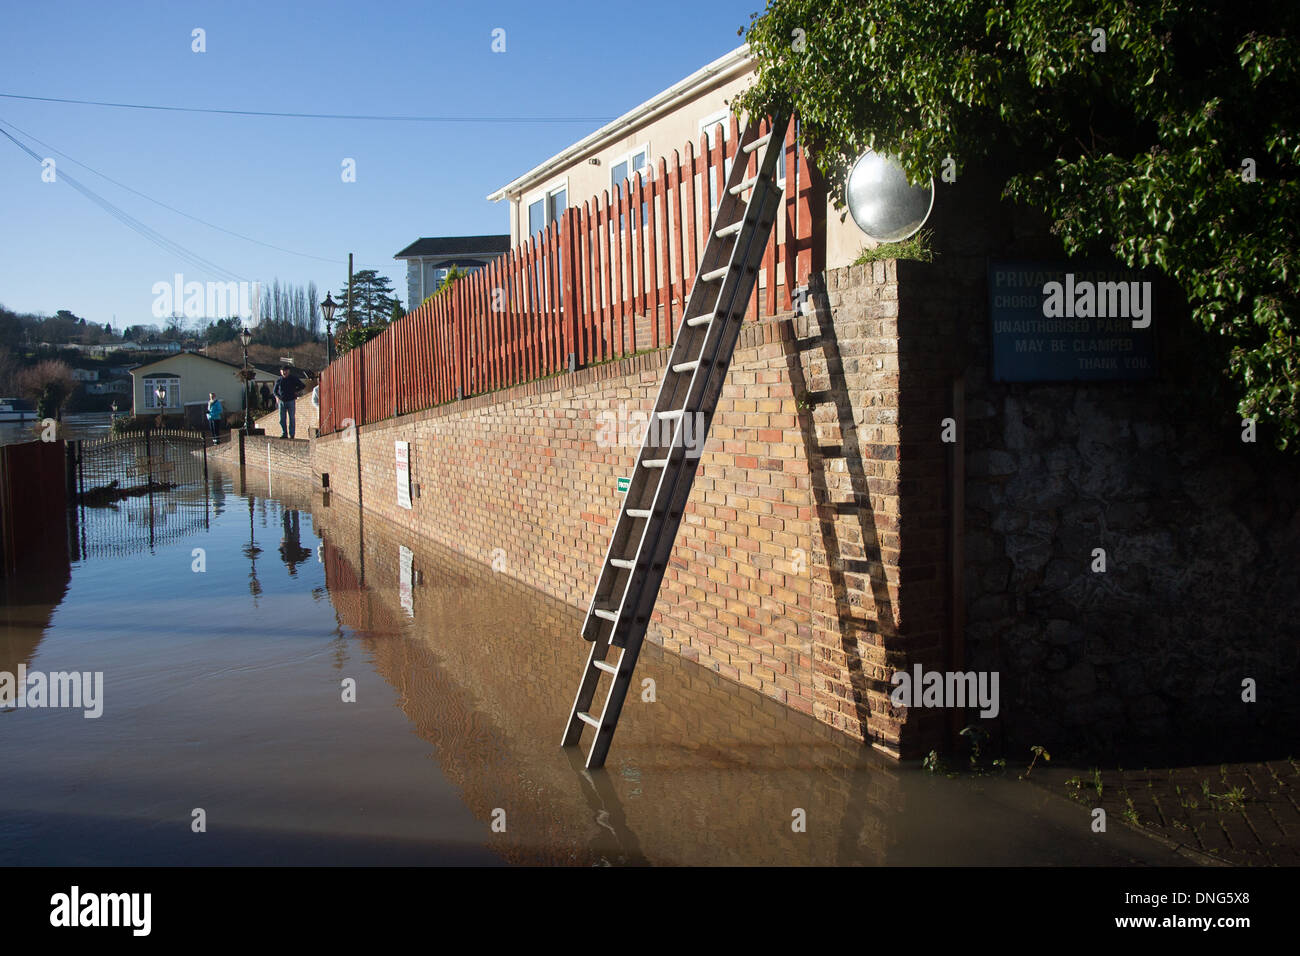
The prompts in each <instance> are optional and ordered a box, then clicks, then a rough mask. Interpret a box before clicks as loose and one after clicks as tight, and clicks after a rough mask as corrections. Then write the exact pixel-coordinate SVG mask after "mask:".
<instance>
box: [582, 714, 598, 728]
mask: <svg viewBox="0 0 1300 956" xmlns="http://www.w3.org/2000/svg"><path fill="white" fill-rule="evenodd" d="M578 719H579V720H580V721H582V722H583V723H584V724H591V726H593V727H595V728H596V729H597V730H599V729H600V721H599V720H597V719H596V718H595V717H593V716H591V714H589V713H587V712H586V711H585V710H580V711H578Z"/></svg>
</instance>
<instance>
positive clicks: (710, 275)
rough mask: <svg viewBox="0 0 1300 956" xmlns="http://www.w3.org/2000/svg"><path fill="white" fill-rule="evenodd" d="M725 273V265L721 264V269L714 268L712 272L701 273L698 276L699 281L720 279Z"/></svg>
mask: <svg viewBox="0 0 1300 956" xmlns="http://www.w3.org/2000/svg"><path fill="white" fill-rule="evenodd" d="M726 274H727V267H726V266H723V267H722V268H721V269H714V270H713V271H712V272H706V273H704V274H703V275H701V276H700V281H701V282H714V281H716V280H717V279H721V278H722V277H723V276H725V275H726Z"/></svg>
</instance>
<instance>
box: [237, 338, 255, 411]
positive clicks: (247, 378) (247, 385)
mask: <svg viewBox="0 0 1300 956" xmlns="http://www.w3.org/2000/svg"><path fill="white" fill-rule="evenodd" d="M251 341H253V333H252V332H250V331H248V329H246V328H245V329H240V330H239V344H240V345H242V346H243V347H244V434H246V435H251V434H252V433H253V402H252V395H253V377H252V376H251V375H249V374H248V343H249V342H251Z"/></svg>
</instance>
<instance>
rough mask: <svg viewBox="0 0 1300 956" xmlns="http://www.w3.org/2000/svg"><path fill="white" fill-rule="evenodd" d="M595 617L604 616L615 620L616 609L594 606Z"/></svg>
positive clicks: (606, 618) (616, 618) (616, 615)
mask: <svg viewBox="0 0 1300 956" xmlns="http://www.w3.org/2000/svg"><path fill="white" fill-rule="evenodd" d="M595 613H596V617H601V618H604V619H605V620H607V621H617V620H618V611H607V610H605V609H604V608H603V607H598V608H596V612H595Z"/></svg>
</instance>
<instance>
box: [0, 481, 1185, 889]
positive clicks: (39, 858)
mask: <svg viewBox="0 0 1300 956" xmlns="http://www.w3.org/2000/svg"><path fill="white" fill-rule="evenodd" d="M214 482H215V484H214V501H215V500H218V496H220V500H221V501H222V507H220V508H216V507H214V508H213V513H214V518H213V520H212V522H211V525H210V527H207V528H204V529H199V530H195V531H194V532H193V533H192V534H191V535H190V536H189V537H187V538H186V539H184V540H182V541H174V542H164V543H162V544H160V545H159V546H158V547H157V548H156V549H155V550H154V551H153V552H146V553H142V554H140V555H138V556H137V557H135V558H133V559H132V560H131V561H120V560H104V559H99V558H95V557H93V556H92V557H89V558H86V559H84V560H81V561H79V562H78V563H77V564H76V565H75V566H74V567H73V568H72V570H71V576H70V577H69V574H68V572H67V570H66V568H65V570H64V571H63V572H62V575H61V576H60V574H58V573H51V574H49V575H48V576H46V577H45V578H43V580H44V582H45V585H46V589H45V590H44V591H39V590H30V591H23V590H20V589H12V588H11V589H10V590H9V594H8V597H7V600H8V604H7V605H6V607H5V609H4V615H5V616H4V617H2V618H0V625H3V628H4V629H3V632H2V633H0V652H2V653H3V655H4V656H3V658H0V664H5V663H9V662H17V661H19V660H22V661H26V662H27V663H28V665H29V666H32V667H34V668H44V669H46V670H52V669H61V668H68V669H73V668H75V669H78V670H89V671H102V672H103V673H104V713H103V716H102V717H101V718H99V719H97V720H85V719H83V718H82V717H81V715H80V713H79V712H76V713H70V712H68V711H58V710H53V709H46V710H22V711H19V710H9V711H7V712H0V765H3V766H5V767H11V768H22V769H21V772H13V773H8V774H6V778H5V786H4V787H2V788H0V865H6V864H15V863H17V864H33V863H40V864H49V865H86V864H135V865H162V864H187V865H201V864H208V865H211V864H232V863H245V864H304V863H313V864H319V863H332V864H339V863H349V864H353V863H363V864H379V863H406V864H411V863H474V864H483V863H493V862H500V861H503V860H504V861H507V862H518V863H552V864H569V865H575V864H576V865H601V864H609V865H635V864H639V863H651V864H671V863H692V864H799V863H805V864H806V863H820V864H829V863H891V864H892V863H1021V864H1050V863H1122V862H1127V861H1128V860H1130V859H1138V860H1152V859H1153V858H1154V859H1158V857H1153V854H1154V852H1155V851H1153V849H1152V848H1151V847H1150V846H1149V845H1148V844H1147V843H1146V842H1145V841H1144V840H1142V838H1140V837H1137V836H1133V835H1130V834H1128V833H1127V831H1123V832H1119V831H1122V830H1123V828H1112V833H1111V834H1092V833H1090V831H1089V829H1088V825H1087V822H1088V821H1087V816H1086V811H1084V810H1082V809H1081V808H1075V807H1071V806H1068V805H1066V806H1062V805H1061V803H1058V802H1057V801H1056V799H1055V798H1053V797H1048V796H1046V795H1042V794H1040V792H1039V791H1037V790H1031V789H1029V788H1027V787H1025V786H1023V785H1017V784H1016V783H1015V782H1014V781H1000V780H987V781H977V782H974V783H971V782H966V781H951V780H947V779H943V778H939V779H934V778H929V777H927V776H925V775H924V774H922V773H920V772H919V771H916V770H913V769H908V768H902V767H899V766H897V765H893V764H890V763H888V762H886V761H885V760H884V759H883V758H882V759H876V758H874V757H873V756H872V755H871V754H870V752H864V751H863V750H862V749H861V747H860V745H859V744H857V743H856V742H855V741H853V740H850V739H849V738H847V737H843V736H841V735H838V734H836V733H835V732H834V731H832V730H831V729H830V728H827V727H825V726H823V725H821V724H819V723H817V722H815V721H813V720H812V719H811V718H809V717H805V716H803V715H801V714H797V713H795V712H793V711H790V710H788V709H786V708H784V707H781V706H780V705H779V704H777V703H775V702H774V701H771V700H769V699H767V698H765V697H763V696H761V695H760V694H758V693H756V692H753V691H751V690H749V689H747V688H743V687H740V686H738V685H736V684H732V683H729V682H727V681H724V680H723V679H722V678H720V677H719V676H718V675H717V674H714V673H712V672H710V671H708V670H706V669H704V668H701V667H699V666H698V665H696V664H693V663H690V662H688V661H685V660H683V659H681V658H679V657H676V656H673V655H669V654H665V653H664V652H663V651H662V650H661V649H660V648H658V647H655V646H653V645H650V646H647V648H646V649H645V651H644V653H643V654H642V658H641V663H640V665H639V668H640V669H639V671H638V678H639V679H644V678H650V679H652V680H653V681H654V682H655V687H656V695H655V700H654V702H649V701H648V700H646V699H643V698H642V697H641V696H640V695H638V694H633V695H632V696H631V697H630V698H629V701H628V705H627V708H626V709H625V711H624V715H623V718H622V724H621V726H620V728H619V741H618V746H617V747H616V749H615V751H614V752H613V753H611V755H610V760H609V763H608V765H607V767H606V768H605V769H604V770H598V771H593V772H587V771H586V770H585V769H583V768H582V767H581V761H580V752H579V751H565V750H562V749H561V748H560V747H559V746H558V743H559V736H560V731H561V730H562V727H563V722H564V717H565V715H566V713H567V707H568V705H569V703H570V701H571V697H570V696H569V695H570V693H571V690H572V687H571V684H572V677H573V675H574V674H575V673H577V672H578V670H579V668H580V667H581V664H582V661H583V659H584V651H585V647H584V645H583V643H582V641H581V640H580V639H579V638H578V636H577V635H578V631H579V626H580V624H581V614H580V612H579V611H578V610H576V609H574V608H570V607H568V606H566V605H562V604H560V603H558V602H556V601H553V600H550V599H548V598H546V597H544V596H542V595H539V594H538V593H536V592H534V591H531V590H529V589H527V588H524V587H523V586H521V585H518V584H516V583H514V582H512V581H510V580H509V579H507V578H505V577H504V576H503V575H499V574H494V573H493V572H492V571H491V569H490V568H487V567H484V566H480V565H476V564H473V563H471V562H469V561H467V560H465V559H463V558H461V557H459V556H457V555H454V554H451V553H449V552H447V551H445V550H443V549H440V548H438V547H437V546H435V545H432V544H431V543H428V542H424V541H422V540H420V539H416V538H414V537H413V536H412V535H411V534H410V533H409V532H408V531H406V530H404V529H400V528H397V527H395V526H393V525H389V524H387V523H386V522H384V521H383V520H381V519H379V518H377V517H375V516H373V515H370V516H367V518H366V520H365V533H364V535H363V534H362V533H361V530H360V529H361V527H362V522H361V515H360V514H359V513H358V512H357V510H356V508H355V507H354V506H352V505H350V504H349V503H347V502H345V501H342V500H340V499H338V498H337V497H336V498H334V500H333V501H332V502H331V503H330V504H329V506H325V504H324V501H323V499H321V498H320V497H319V496H315V497H314V496H313V492H312V490H311V488H310V486H309V485H308V484H307V483H306V482H295V481H292V480H287V479H281V478H280V477H279V476H276V478H275V495H276V497H275V499H271V500H268V498H267V490H268V488H267V482H266V477H265V474H264V473H263V474H262V475H261V476H258V475H257V473H256V471H255V470H253V469H250V470H249V472H248V473H247V474H246V475H239V474H221V473H219V472H218V473H217V474H216V475H214ZM240 497H242V498H243V499H244V501H243V502H240V501H239V498H240ZM245 504H246V506H247V517H246V520H245V515H244V507H243V506H244V505H245ZM89 531H90V533H91V534H92V535H93V533H94V529H93V528H92V529H89ZM272 535H274V536H275V538H276V539H278V540H279V547H280V549H281V554H280V557H281V558H282V562H278V561H271V562H263V563H262V564H261V565H260V566H259V565H258V563H257V559H258V557H259V555H260V554H261V553H262V549H261V546H260V545H259V544H258V542H259V541H261V542H262V543H263V544H265V543H266V541H267V540H270V538H269V537H268V536H272ZM318 543H319V546H320V550H319V552H318V557H319V560H317V561H312V560H310V558H311V556H312V552H313V549H314V548H315V547H316V546H317V545H318ZM194 547H202V548H204V549H205V551H206V555H207V560H206V571H204V572H203V573H196V572H195V570H194V569H193V566H192V563H191V550H192V548H194ZM64 582H67V587H66V595H63V594H62V591H63V589H64ZM250 582H252V583H251V584H250ZM55 604H57V608H55V607H54V605H55ZM347 682H354V684H355V702H347V699H346V697H345V696H344V695H343V694H341V689H342V688H343V687H344V686H345V685H346V683H347ZM412 731H414V733H413V732H412ZM195 807H203V808H204V809H205V811H206V812H207V817H208V821H209V830H208V832H207V833H206V834H204V836H203V837H202V839H200V840H196V839H195V837H194V835H193V834H192V832H191V831H190V820H191V816H190V814H191V811H192V809H193V808H195ZM799 811H802V814H803V815H805V816H806V819H807V827H806V832H796V831H795V830H794V829H793V828H792V825H791V824H792V820H793V819H795V815H796V813H797V812H799ZM494 821H498V822H500V823H503V824H504V831H501V830H500V827H498V828H497V829H496V830H494V829H493V826H492V824H493V822H494ZM1162 852H1163V851H1162Z"/></svg>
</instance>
